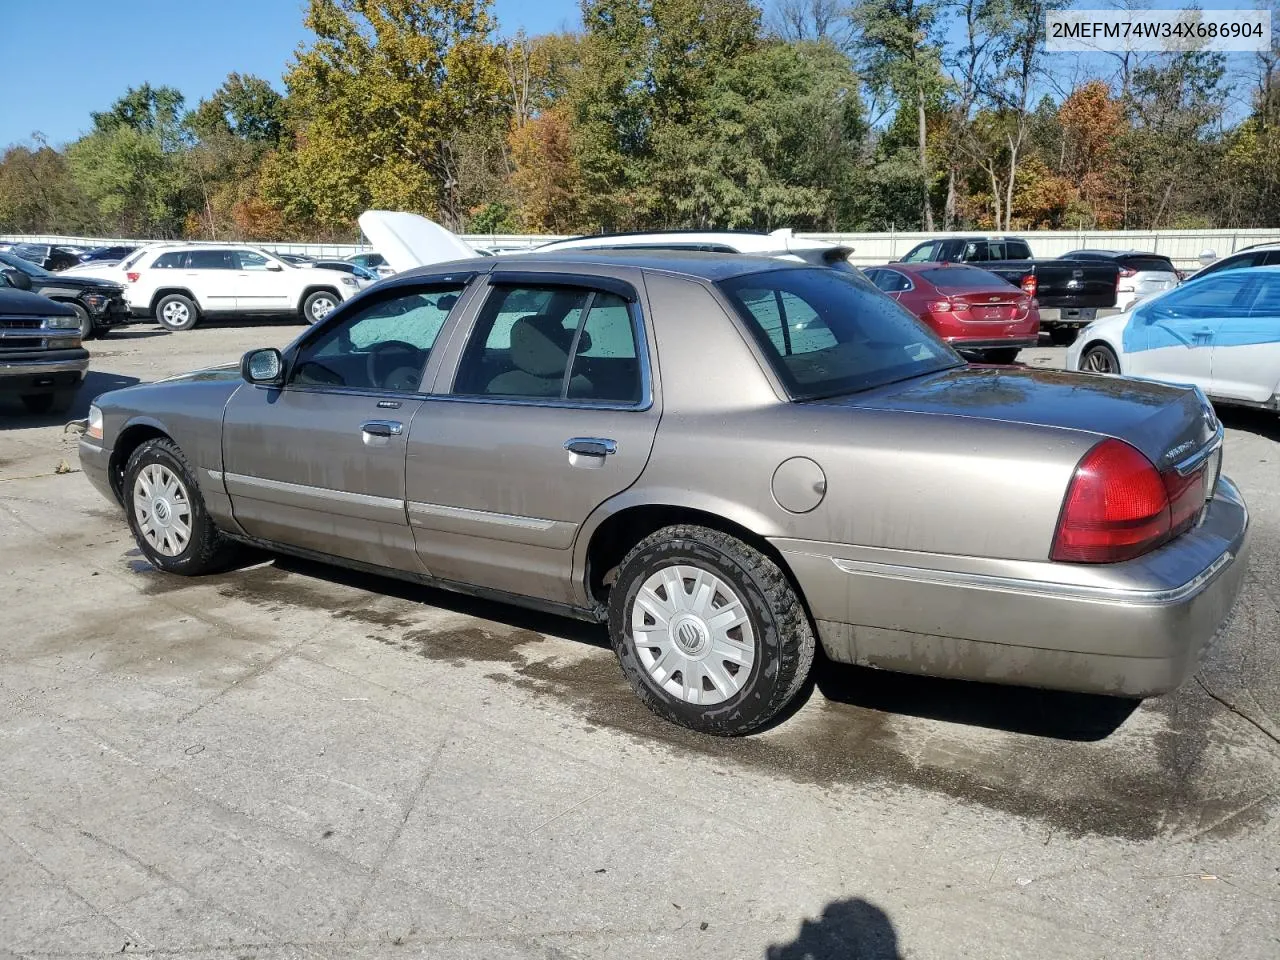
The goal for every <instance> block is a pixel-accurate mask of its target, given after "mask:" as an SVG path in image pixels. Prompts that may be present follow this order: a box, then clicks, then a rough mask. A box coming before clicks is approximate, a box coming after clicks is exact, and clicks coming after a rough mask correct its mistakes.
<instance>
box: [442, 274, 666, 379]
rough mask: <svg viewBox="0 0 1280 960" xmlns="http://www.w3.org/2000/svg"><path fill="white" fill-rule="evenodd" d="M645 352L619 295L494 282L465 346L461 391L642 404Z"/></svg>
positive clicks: (461, 363) (586, 290)
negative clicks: (641, 354) (641, 357)
mask: <svg viewBox="0 0 1280 960" xmlns="http://www.w3.org/2000/svg"><path fill="white" fill-rule="evenodd" d="M642 388H643V384H642V382H641V369H640V354H639V350H638V346H637V342H636V332H635V323H634V320H633V317H632V312H631V309H630V307H629V306H628V305H627V303H626V301H624V300H623V299H622V298H621V297H619V296H617V295H616V294H612V293H605V292H604V291H592V290H588V289H585V288H576V287H524V286H510V287H505V286H495V287H494V288H493V290H492V292H491V293H490V294H489V299H488V300H487V301H486V302H485V305H484V308H483V310H482V311H481V313H480V317H479V319H478V320H477V321H476V325H475V329H474V330H472V333H471V339H470V340H469V341H468V343H467V347H466V349H465V350H464V351H463V355H462V360H461V362H460V364H459V367H458V375H457V377H456V378H455V382H454V389H453V392H454V393H455V394H457V395H460V396H472V397H493V398H503V397H505V398H512V399H560V400H584V401H592V400H594V401H608V402H614V403H639V402H640V400H641V397H642Z"/></svg>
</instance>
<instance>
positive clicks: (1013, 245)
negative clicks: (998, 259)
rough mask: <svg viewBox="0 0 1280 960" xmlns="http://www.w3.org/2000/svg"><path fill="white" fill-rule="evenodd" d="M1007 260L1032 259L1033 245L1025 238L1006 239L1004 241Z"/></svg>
mask: <svg viewBox="0 0 1280 960" xmlns="http://www.w3.org/2000/svg"><path fill="white" fill-rule="evenodd" d="M1004 259H1005V260H1030V259H1031V247H1029V246H1028V245H1027V241H1025V240H1006V241H1005V242H1004Z"/></svg>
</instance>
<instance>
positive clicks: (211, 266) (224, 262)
mask: <svg viewBox="0 0 1280 960" xmlns="http://www.w3.org/2000/svg"><path fill="white" fill-rule="evenodd" d="M235 268H236V262H235V255H234V254H233V253H232V252H231V251H230V250H192V251H191V252H190V253H188V254H187V269H188V270H234V269H235Z"/></svg>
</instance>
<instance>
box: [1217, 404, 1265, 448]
mask: <svg viewBox="0 0 1280 960" xmlns="http://www.w3.org/2000/svg"><path fill="white" fill-rule="evenodd" d="M1216 412H1217V414H1218V419H1219V420H1221V421H1222V425H1223V426H1224V427H1229V428H1231V429H1232V430H1247V431H1248V432H1249V433H1256V434H1257V435H1258V436H1260V437H1266V438H1267V439H1268V440H1275V441H1280V416H1277V415H1276V414H1275V413H1274V412H1272V411H1270V410H1254V409H1252V408H1250V407H1225V406H1219V407H1217V408H1216Z"/></svg>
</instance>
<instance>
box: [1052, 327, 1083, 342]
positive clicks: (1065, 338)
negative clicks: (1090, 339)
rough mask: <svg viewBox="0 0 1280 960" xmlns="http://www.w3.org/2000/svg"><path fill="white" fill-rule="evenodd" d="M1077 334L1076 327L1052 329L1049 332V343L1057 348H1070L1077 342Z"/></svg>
mask: <svg viewBox="0 0 1280 960" xmlns="http://www.w3.org/2000/svg"><path fill="white" fill-rule="evenodd" d="M1077 333H1078V331H1077V330H1076V329H1075V327H1052V328H1050V330H1049V342H1050V343H1052V344H1053V345H1054V346H1055V347H1069V346H1071V344H1073V343H1075V342H1076V334H1077Z"/></svg>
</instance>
